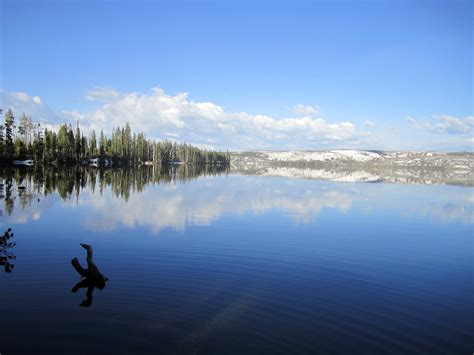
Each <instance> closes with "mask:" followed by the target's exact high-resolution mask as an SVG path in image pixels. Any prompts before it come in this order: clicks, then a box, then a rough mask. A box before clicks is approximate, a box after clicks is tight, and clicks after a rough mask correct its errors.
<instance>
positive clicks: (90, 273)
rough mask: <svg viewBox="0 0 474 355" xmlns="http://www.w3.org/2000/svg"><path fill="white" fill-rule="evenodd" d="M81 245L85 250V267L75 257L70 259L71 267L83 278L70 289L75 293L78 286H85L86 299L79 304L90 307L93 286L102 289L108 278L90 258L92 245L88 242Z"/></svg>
mask: <svg viewBox="0 0 474 355" xmlns="http://www.w3.org/2000/svg"><path fill="white" fill-rule="evenodd" d="M81 246H82V247H83V248H84V249H86V251H87V258H86V261H87V269H85V268H83V267H82V266H81V263H80V262H79V260H78V259H77V258H73V259H72V260H71V264H72V267H73V268H74V269H75V270H76V271H77V272H78V273H79V275H81V277H82V278H84V280H81V281H79V282H78V283H77V284H76V285H75V286H74V287H73V288H72V290H71V292H73V293H75V292H77V291H78V290H79V289H80V288H87V292H86V297H87V298H86V299H85V300H84V301H82V303H81V304H80V305H81V307H90V306H91V304H92V293H93V292H94V289H95V288H98V289H99V290H102V289H103V288H104V287H105V282H106V281H108V278H107V277H105V276H104V275H103V274H102V273H101V272H100V271H99V268H98V267H97V266H96V265H95V263H94V261H93V260H92V252H93V250H92V246H90V245H88V244H81Z"/></svg>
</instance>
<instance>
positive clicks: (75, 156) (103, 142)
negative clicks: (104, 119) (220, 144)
mask: <svg viewBox="0 0 474 355" xmlns="http://www.w3.org/2000/svg"><path fill="white" fill-rule="evenodd" d="M20 160H33V162H34V164H56V165H60V164H69V165H72V164H91V163H93V164H95V165H101V166H109V165H113V166H117V165H118V166H123V165H126V166H129V165H140V164H155V165H168V164H177V163H183V164H212V165H226V166H227V165H229V162H230V156H229V153H228V152H216V151H209V150H203V149H199V148H197V147H194V146H192V145H189V144H186V143H176V142H170V141H155V140H150V139H147V138H146V136H145V134H143V133H138V134H137V133H132V130H131V128H130V125H129V124H128V123H127V124H126V125H125V127H117V128H116V129H115V130H113V131H112V135H111V137H108V136H107V135H106V134H105V133H104V131H103V130H101V131H100V132H99V133H98V134H96V132H95V131H94V130H91V131H90V132H89V134H88V136H86V135H85V134H84V132H82V131H81V128H80V126H79V123H77V126H76V127H74V128H73V127H72V126H71V125H70V124H69V125H68V124H63V125H62V126H60V128H59V130H58V131H57V132H55V131H53V130H49V129H46V128H44V129H43V128H42V127H41V125H40V124H39V123H35V122H33V121H32V119H31V117H30V116H27V115H25V114H23V115H22V116H21V117H20V119H19V122H18V123H16V122H15V116H14V114H13V112H12V111H11V110H10V109H9V110H8V111H7V112H6V113H5V115H4V122H3V124H0V164H2V165H6V164H11V163H13V162H15V161H20Z"/></svg>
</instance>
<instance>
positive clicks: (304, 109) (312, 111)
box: [293, 104, 320, 117]
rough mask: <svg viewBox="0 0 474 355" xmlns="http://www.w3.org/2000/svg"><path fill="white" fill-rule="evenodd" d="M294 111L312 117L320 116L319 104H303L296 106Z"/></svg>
mask: <svg viewBox="0 0 474 355" xmlns="http://www.w3.org/2000/svg"><path fill="white" fill-rule="evenodd" d="M293 111H294V112H296V113H298V114H301V115H303V116H310V117H314V116H319V114H320V111H319V107H318V106H305V105H302V104H299V105H296V106H294V107H293Z"/></svg>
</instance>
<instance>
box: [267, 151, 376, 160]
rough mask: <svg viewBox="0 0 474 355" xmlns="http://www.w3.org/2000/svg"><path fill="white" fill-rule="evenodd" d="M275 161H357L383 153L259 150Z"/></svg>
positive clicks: (374, 157) (370, 158) (372, 158)
mask: <svg viewBox="0 0 474 355" xmlns="http://www.w3.org/2000/svg"><path fill="white" fill-rule="evenodd" d="M259 153H260V154H262V155H264V156H265V157H266V158H268V159H269V160H273V161H336V160H345V161H355V162H366V161H370V160H374V159H379V158H381V157H382V154H380V153H375V152H369V151H362V150H329V151H286V152H259Z"/></svg>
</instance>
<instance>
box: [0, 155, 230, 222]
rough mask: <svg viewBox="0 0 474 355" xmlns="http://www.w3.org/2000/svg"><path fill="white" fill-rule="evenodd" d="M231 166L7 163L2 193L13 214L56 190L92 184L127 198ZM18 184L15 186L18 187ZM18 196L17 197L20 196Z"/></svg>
mask: <svg viewBox="0 0 474 355" xmlns="http://www.w3.org/2000/svg"><path fill="white" fill-rule="evenodd" d="M227 172H228V168H227V167H225V166H219V165H217V166H216V165H184V164H183V165H176V166H168V167H161V166H141V167H138V168H130V169H124V168H117V169H113V168H112V169H100V168H94V167H88V166H75V167H67V166H64V167H52V166H50V167H44V166H33V167H8V168H4V169H3V170H1V171H0V177H2V179H3V181H2V182H0V197H1V198H3V199H4V202H5V211H6V213H7V214H8V215H9V216H10V215H11V214H12V212H13V209H14V207H15V203H19V204H20V205H21V207H25V206H28V205H31V204H32V203H35V202H36V203H39V202H40V201H41V198H42V197H44V196H48V195H50V194H53V193H57V194H58V195H59V196H60V197H61V198H62V199H64V200H67V199H70V198H71V197H73V196H75V197H76V198H78V197H79V194H80V192H81V191H82V190H84V189H86V188H90V190H91V191H92V192H93V193H95V192H99V193H100V194H102V192H103V191H104V189H105V188H106V187H110V188H111V189H112V191H113V194H114V195H115V196H116V197H119V198H124V199H125V200H128V198H129V196H130V193H131V192H141V191H142V190H143V188H144V187H145V186H146V185H148V184H170V183H175V182H177V181H178V182H185V181H189V180H191V179H194V178H197V177H198V176H210V175H220V174H225V173H227ZM15 186H16V188H15ZM17 198H18V199H17Z"/></svg>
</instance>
